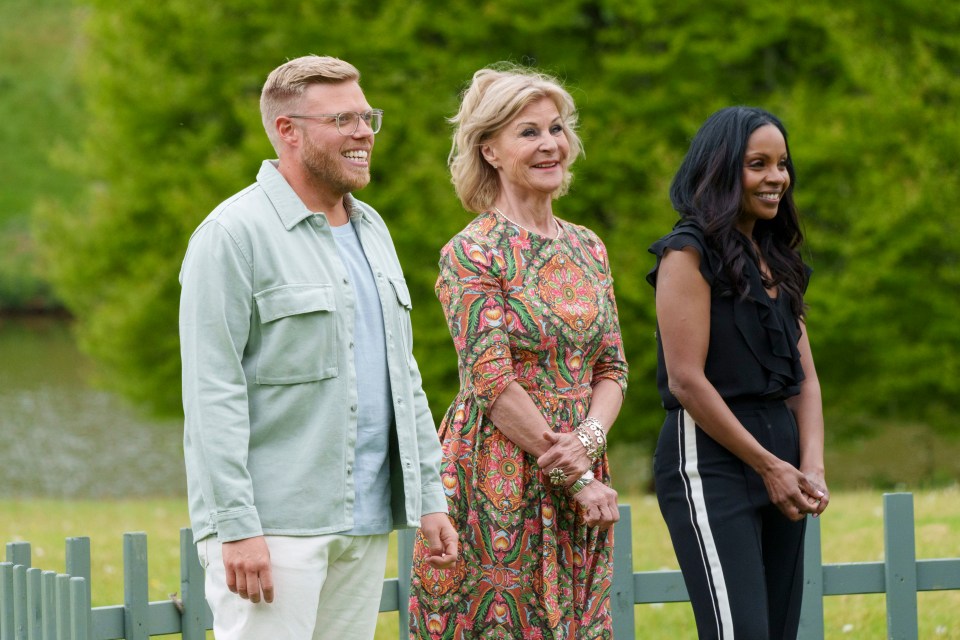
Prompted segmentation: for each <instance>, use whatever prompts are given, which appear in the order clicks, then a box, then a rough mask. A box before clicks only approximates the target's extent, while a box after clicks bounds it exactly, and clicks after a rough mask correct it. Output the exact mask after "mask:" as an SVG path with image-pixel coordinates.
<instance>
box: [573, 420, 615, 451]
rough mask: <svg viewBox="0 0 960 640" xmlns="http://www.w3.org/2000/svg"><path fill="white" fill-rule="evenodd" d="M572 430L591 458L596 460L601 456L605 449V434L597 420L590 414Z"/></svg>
mask: <svg viewBox="0 0 960 640" xmlns="http://www.w3.org/2000/svg"><path fill="white" fill-rule="evenodd" d="M573 431H574V433H576V434H577V438H578V439H579V440H580V443H581V444H582V445H583V446H584V448H585V449H586V450H587V456H588V457H589V458H590V459H591V460H593V461H597V460H599V459H600V458H602V457H603V454H604V453H606V451H607V434H606V433H604V431H603V425H602V424H601V423H600V421H599V420H597V419H596V418H594V417H592V416H591V417H588V418H585V419H584V420H583V422H581V423H580V424H579V425H577V428H576V429H574V430H573Z"/></svg>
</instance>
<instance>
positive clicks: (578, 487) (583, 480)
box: [567, 469, 593, 496]
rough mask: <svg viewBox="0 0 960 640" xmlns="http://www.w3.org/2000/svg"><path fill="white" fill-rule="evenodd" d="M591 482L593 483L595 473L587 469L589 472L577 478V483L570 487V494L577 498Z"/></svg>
mask: <svg viewBox="0 0 960 640" xmlns="http://www.w3.org/2000/svg"><path fill="white" fill-rule="evenodd" d="M591 482H593V471H591V470H590V469H587V472H586V473H584V474H583V475H582V476H580V477H579V478H577V481H576V482H574V483H573V484H572V485H570V488H569V489H568V490H567V491H569V492H570V495H572V496H575V495H577V494H578V493H580V492H581V491H583V490H584V489H585V488H586V487H587V485H588V484H590V483H591Z"/></svg>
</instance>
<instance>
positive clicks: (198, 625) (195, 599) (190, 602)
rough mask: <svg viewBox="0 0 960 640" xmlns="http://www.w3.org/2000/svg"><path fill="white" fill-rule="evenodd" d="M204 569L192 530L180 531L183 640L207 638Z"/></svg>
mask: <svg viewBox="0 0 960 640" xmlns="http://www.w3.org/2000/svg"><path fill="white" fill-rule="evenodd" d="M203 580H204V575H203V567H202V566H200V557H199V556H198V555H197V545H195V544H194V543H193V533H192V532H191V531H190V529H180V599H181V600H180V602H181V605H182V606H183V611H182V613H183V615H182V617H181V621H182V622H181V634H182V638H183V640H203V639H204V638H206V637H207V626H208V625H207V618H208V616H207V612H208V607H207V601H206V599H205V598H204V582H203Z"/></svg>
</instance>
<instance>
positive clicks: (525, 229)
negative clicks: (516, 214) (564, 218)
mask: <svg viewBox="0 0 960 640" xmlns="http://www.w3.org/2000/svg"><path fill="white" fill-rule="evenodd" d="M493 210H494V211H496V212H497V213H499V214H500V215H501V216H503V219H504V220H506V221H507V222H509V223H510V224H513V225H516V226H518V227H520V228H521V229H523V230H524V231H526V232H527V233H531V234H533V235H537V236H543V237H544V238H548V239H550V240H556V239H557V238H559V237H560V233H561V231H562V229H561V228H560V223H559V222H557V219H556V218H552V220H553V227H554V231H555V232H556V233H555V234H554V236H553V237H552V238H551V237H550V236H548V235H547V234H545V233H540V232H539V231H531V230H530V229H527V228H526V227H525V226H523V225H522V224H520V223H519V222H516V221H514V220H513V219H511V218H510V217H509V216H508V215H507V214H505V213H504V212H503V211H500V207H496V206H495V207H494V208H493Z"/></svg>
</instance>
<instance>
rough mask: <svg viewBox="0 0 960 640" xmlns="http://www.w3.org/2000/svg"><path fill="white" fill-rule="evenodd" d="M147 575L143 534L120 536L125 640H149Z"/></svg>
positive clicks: (144, 537)
mask: <svg viewBox="0 0 960 640" xmlns="http://www.w3.org/2000/svg"><path fill="white" fill-rule="evenodd" d="M147 585H148V576H147V534H146V533H143V532H137V533H125V534H124V535H123V627H124V638H126V639H127V640H149V638H150V631H149V615H150V602H149V597H148V589H147Z"/></svg>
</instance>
